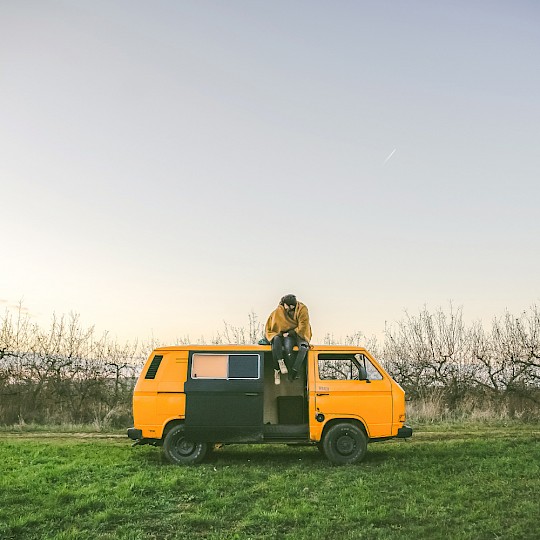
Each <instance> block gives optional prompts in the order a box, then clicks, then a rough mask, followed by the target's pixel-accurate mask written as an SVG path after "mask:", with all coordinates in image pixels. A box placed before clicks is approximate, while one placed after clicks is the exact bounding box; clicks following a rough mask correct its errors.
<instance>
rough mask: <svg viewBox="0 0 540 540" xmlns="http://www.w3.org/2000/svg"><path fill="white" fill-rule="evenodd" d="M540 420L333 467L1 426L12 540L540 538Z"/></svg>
mask: <svg viewBox="0 0 540 540" xmlns="http://www.w3.org/2000/svg"><path fill="white" fill-rule="evenodd" d="M539 442H540V426H539V425H530V424H529V425H527V424H511V425H504V424H499V425H472V424H469V425H437V426H424V427H423V428H421V430H420V431H417V432H416V433H415V435H414V437H413V439H412V440H410V441H407V442H405V441H389V442H384V443H374V444H372V445H370V446H369V450H368V454H367V457H366V459H365V461H364V462H363V463H361V464H358V465H354V466H347V467H335V466H332V465H331V464H330V463H328V462H327V461H326V460H325V459H324V458H323V457H322V456H321V455H320V454H319V452H318V451H317V449H316V448H313V447H289V446H284V445H279V446H268V445H267V446H226V447H223V448H221V449H218V450H216V451H215V452H214V453H213V455H212V457H211V458H210V459H209V460H207V461H206V462H205V463H203V464H202V465H199V466H196V467H174V466H172V465H168V464H166V463H165V462H164V461H163V458H162V456H161V452H160V449H158V448H153V447H136V448H131V446H130V443H129V442H128V440H127V439H126V438H125V437H123V436H121V435H118V434H110V435H107V434H98V436H96V435H95V434H94V435H93V434H76V433H70V434H66V435H62V434H61V433H41V432H35V433H27V432H22V433H10V432H7V431H3V432H1V433H0V538H2V539H8V538H10V539H11V538H16V539H19V538H20V539H34V538H35V539H37V538H39V539H41V538H57V539H68V538H69V539H81V538H110V539H117V538H121V539H122V538H124V539H139V538H140V539H143V538H144V539H146V538H156V539H158V538H159V539H166V538H212V539H228V538H238V539H244V538H276V539H277V538H295V539H296V538H310V539H319V538H321V539H326V538H339V539H345V538H370V539H372V538H374V539H379V538H400V539H401V538H428V539H432V538H433V539H437V538H446V539H447V538H451V539H460V538H468V539H469V538H470V539H483V538H486V539H488V538H493V539H496V538H501V539H506V538H530V539H536V538H540V444H539Z"/></svg>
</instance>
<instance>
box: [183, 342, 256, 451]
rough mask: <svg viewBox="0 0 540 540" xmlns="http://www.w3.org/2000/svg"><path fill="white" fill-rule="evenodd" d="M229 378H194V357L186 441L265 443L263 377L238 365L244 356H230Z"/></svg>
mask: <svg viewBox="0 0 540 540" xmlns="http://www.w3.org/2000/svg"><path fill="white" fill-rule="evenodd" d="M225 354H228V355H229V362H230V367H229V376H230V377H231V378H228V379H192V378H191V356H192V355H191V354H190V361H189V364H188V368H189V370H188V379H187V381H186V383H185V385H184V390H185V393H186V421H185V434H186V438H188V439H190V440H192V441H200V442H229V443H232V442H261V441H262V440H263V430H262V426H263V378H262V373H263V369H262V367H263V366H262V361H263V358H262V356H263V355H260V357H259V363H260V370H258V371H254V370H253V369H252V368H250V367H249V366H247V367H246V366H245V365H244V364H243V363H242V362H237V361H236V360H237V359H240V357H241V356H242V354H243V353H230V352H227V353H225Z"/></svg>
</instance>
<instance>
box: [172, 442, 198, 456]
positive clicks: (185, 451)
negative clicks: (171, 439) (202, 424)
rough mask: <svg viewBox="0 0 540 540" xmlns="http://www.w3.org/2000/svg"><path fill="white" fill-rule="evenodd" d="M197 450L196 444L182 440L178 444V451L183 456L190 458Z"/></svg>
mask: <svg viewBox="0 0 540 540" xmlns="http://www.w3.org/2000/svg"><path fill="white" fill-rule="evenodd" d="M194 450H195V443H193V442H189V441H186V439H184V438H182V439H179V440H178V441H177V442H176V451H177V452H178V453H179V454H182V455H183V456H189V455H190V454H191V453H192V452H193V451H194Z"/></svg>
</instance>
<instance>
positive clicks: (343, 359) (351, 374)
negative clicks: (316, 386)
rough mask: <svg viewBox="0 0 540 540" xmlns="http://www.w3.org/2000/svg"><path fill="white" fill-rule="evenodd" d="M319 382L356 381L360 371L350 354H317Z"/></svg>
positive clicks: (358, 378)
mask: <svg viewBox="0 0 540 540" xmlns="http://www.w3.org/2000/svg"><path fill="white" fill-rule="evenodd" d="M318 363H319V378H320V379H321V380H338V381H351V380H352V381H358V380H360V369H359V366H358V362H357V360H356V358H355V357H354V355H352V354H341V355H340V354H319V362H318Z"/></svg>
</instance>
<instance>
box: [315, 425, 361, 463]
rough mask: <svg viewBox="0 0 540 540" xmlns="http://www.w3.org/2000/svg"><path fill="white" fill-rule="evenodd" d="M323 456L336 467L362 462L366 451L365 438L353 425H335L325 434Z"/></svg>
mask: <svg viewBox="0 0 540 540" xmlns="http://www.w3.org/2000/svg"><path fill="white" fill-rule="evenodd" d="M322 447H323V451H324V454H325V456H326V457H327V458H328V459H329V460H330V461H331V462H332V463H335V464H336V465H346V464H348V463H356V462H358V461H362V459H364V456H365V455H366V451H367V437H366V435H365V433H364V432H363V431H362V430H361V429H360V428H359V427H357V426H355V425H354V424H347V423H342V424H336V425H334V426H332V427H331V428H330V429H329V430H328V431H327V432H326V434H325V436H324V439H323V443H322Z"/></svg>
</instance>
